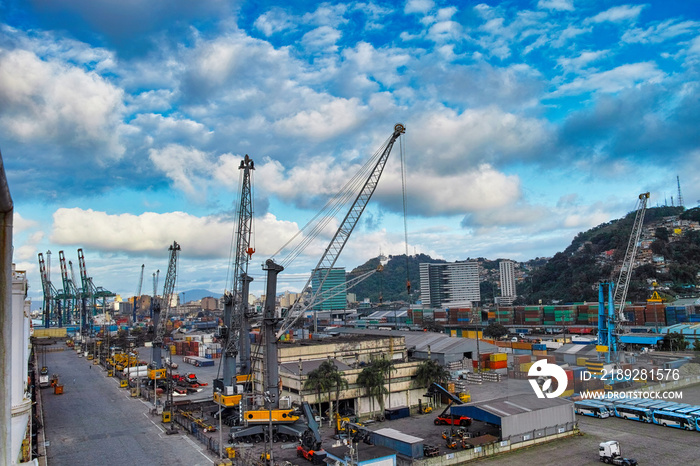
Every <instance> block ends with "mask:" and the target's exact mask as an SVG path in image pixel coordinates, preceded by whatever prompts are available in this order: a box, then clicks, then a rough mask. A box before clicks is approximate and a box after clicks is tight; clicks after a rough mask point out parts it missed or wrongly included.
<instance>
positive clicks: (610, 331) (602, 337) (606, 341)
mask: <svg viewBox="0 0 700 466" xmlns="http://www.w3.org/2000/svg"><path fill="white" fill-rule="evenodd" d="M648 200H649V193H642V194H640V195H639V196H638V201H637V206H636V208H635V210H636V214H635V217H634V223H633V224H632V231H631V233H630V238H629V242H628V243H627V250H626V251H625V258H624V260H623V261H622V265H621V267H620V274H619V275H618V278H617V282H615V283H614V284H613V283H612V282H601V283H600V285H599V289H598V344H599V345H604V346H607V347H608V352H607V353H606V360H607V361H608V362H610V355H611V353H612V354H614V355H615V359H619V355H618V350H619V343H620V335H622V332H623V329H622V326H623V323H624V322H625V321H626V320H627V319H625V314H624V310H625V301H626V300H627V290H628V288H629V284H630V278H631V277H632V271H633V269H634V261H635V258H636V256H637V248H638V246H639V239H640V237H641V234H642V226H643V224H644V214H645V213H646V210H647V201H648ZM606 291H607V293H606ZM606 294H607V300H606ZM606 302H607V309H606V306H605V303H606Z"/></svg>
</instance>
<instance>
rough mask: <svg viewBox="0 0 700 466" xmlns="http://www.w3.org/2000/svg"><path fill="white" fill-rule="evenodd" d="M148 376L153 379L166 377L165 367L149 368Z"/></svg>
mask: <svg viewBox="0 0 700 466" xmlns="http://www.w3.org/2000/svg"><path fill="white" fill-rule="evenodd" d="M148 378H149V379H151V380H154V379H164V378H165V369H149V370H148Z"/></svg>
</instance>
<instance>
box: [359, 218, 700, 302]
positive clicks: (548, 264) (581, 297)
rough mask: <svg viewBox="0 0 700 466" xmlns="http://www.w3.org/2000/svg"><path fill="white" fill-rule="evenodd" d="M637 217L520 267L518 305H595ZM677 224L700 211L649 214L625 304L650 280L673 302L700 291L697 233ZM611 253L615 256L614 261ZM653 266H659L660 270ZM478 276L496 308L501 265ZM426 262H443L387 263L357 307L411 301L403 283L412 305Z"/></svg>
mask: <svg viewBox="0 0 700 466" xmlns="http://www.w3.org/2000/svg"><path fill="white" fill-rule="evenodd" d="M634 217H635V212H630V213H629V214H628V215H627V216H625V217H624V218H621V219H618V220H613V221H610V222H607V223H604V224H601V225H598V226H597V227H594V228H591V229H590V230H588V231H585V232H582V233H579V234H578V235H576V237H575V238H574V239H573V241H572V242H571V245H570V246H569V247H567V248H566V249H565V250H564V251H562V252H559V253H557V254H555V255H554V256H553V257H552V258H551V259H549V260H548V261H544V260H542V259H539V258H537V259H533V260H531V261H528V262H526V263H521V264H520V267H519V269H520V271H521V272H523V273H521V278H522V279H521V280H519V281H518V284H517V291H518V295H519V297H518V300H517V301H516V304H537V303H539V302H540V300H541V302H542V303H544V304H550V303H552V302H581V301H597V300H598V287H597V284H598V282H599V281H601V280H613V281H615V280H616V278H617V277H616V276H615V277H613V269H614V266H615V264H620V263H621V262H622V260H623V258H624V255H625V251H626V248H627V244H628V242H629V237H630V232H631V228H632V224H633V223H634ZM678 220H688V221H691V222H700V208H694V209H689V210H685V211H684V210H683V208H682V207H651V208H648V209H647V212H646V215H645V218H644V229H643V232H642V241H643V242H644V243H645V244H650V247H649V248H647V249H643V248H640V249H639V252H638V254H637V258H638V259H639V260H642V264H641V265H638V266H637V267H636V268H635V270H634V273H633V275H632V277H631V282H630V288H629V292H628V300H632V301H644V300H646V298H648V297H649V289H648V288H649V285H648V283H647V279H654V280H656V281H657V282H658V283H659V284H664V285H669V288H670V289H669V290H668V291H669V293H670V294H673V295H678V294H682V293H684V292H687V291H688V290H689V289H690V288H689V287H691V286H693V285H696V284H698V282H699V279H698V272H699V271H700V231H698V230H697V229H694V228H692V226H691V227H688V226H683V227H681V232H680V233H678V232H677V227H678V225H679V222H678ZM611 251H614V252H612V253H611ZM654 257H655V258H656V260H657V261H658V260H659V258H660V257H663V258H664V261H663V263H660V262H654V260H653V258H654ZM477 260H478V261H479V263H480V266H481V268H482V270H484V271H485V273H484V274H483V281H482V283H481V298H482V303H488V302H492V301H493V296H494V295H495V296H499V294H500V293H499V291H498V280H499V277H498V260H500V259H494V260H488V259H484V258H479V259H477ZM423 262H433V263H435V262H442V263H444V262H445V261H443V260H438V259H432V258H431V257H430V256H428V255H425V254H417V255H413V256H409V257H408V259H407V258H406V256H405V255H400V256H390V257H389V262H388V263H387V264H386V265H385V267H384V271H383V272H381V273H375V274H374V275H373V276H371V277H370V278H369V279H367V280H365V281H364V282H362V283H360V284H358V285H357V286H355V287H354V288H352V289H351V290H349V291H350V292H351V293H355V294H356V295H357V299H358V300H362V299H365V298H369V299H370V300H371V301H372V302H373V303H376V302H378V301H379V295H380V293H381V294H382V297H383V301H384V302H388V301H398V300H402V301H408V298H409V296H408V294H407V292H406V279H407V273H406V270H407V269H408V277H409V279H410V281H411V299H410V301H411V302H415V301H416V299H417V298H418V296H419V292H420V276H419V267H420V264H421V263H423ZM378 265H379V258H374V259H371V260H369V261H368V262H366V263H365V264H363V265H362V266H360V267H358V268H356V269H355V270H353V271H352V272H349V273H348V274H347V277H348V279H350V278H352V277H354V276H357V275H358V274H360V273H363V272H365V271H368V270H370V269H373V268H376V267H377V266H378Z"/></svg>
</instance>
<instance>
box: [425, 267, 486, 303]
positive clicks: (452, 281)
mask: <svg viewBox="0 0 700 466" xmlns="http://www.w3.org/2000/svg"><path fill="white" fill-rule="evenodd" d="M420 291H421V300H422V303H423V307H425V308H442V307H450V306H462V307H464V306H466V307H470V306H472V305H474V304H475V303H478V302H479V301H481V291H480V289H479V263H478V262H476V261H466V262H450V263H444V264H431V263H423V264H420Z"/></svg>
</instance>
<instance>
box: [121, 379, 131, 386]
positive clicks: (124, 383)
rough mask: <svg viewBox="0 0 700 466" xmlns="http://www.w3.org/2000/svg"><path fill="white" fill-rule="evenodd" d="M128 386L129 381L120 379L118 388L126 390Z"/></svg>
mask: <svg viewBox="0 0 700 466" xmlns="http://www.w3.org/2000/svg"><path fill="white" fill-rule="evenodd" d="M128 386H129V381H128V380H127V379H122V380H120V381H119V387H120V388H126V387H128Z"/></svg>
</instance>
